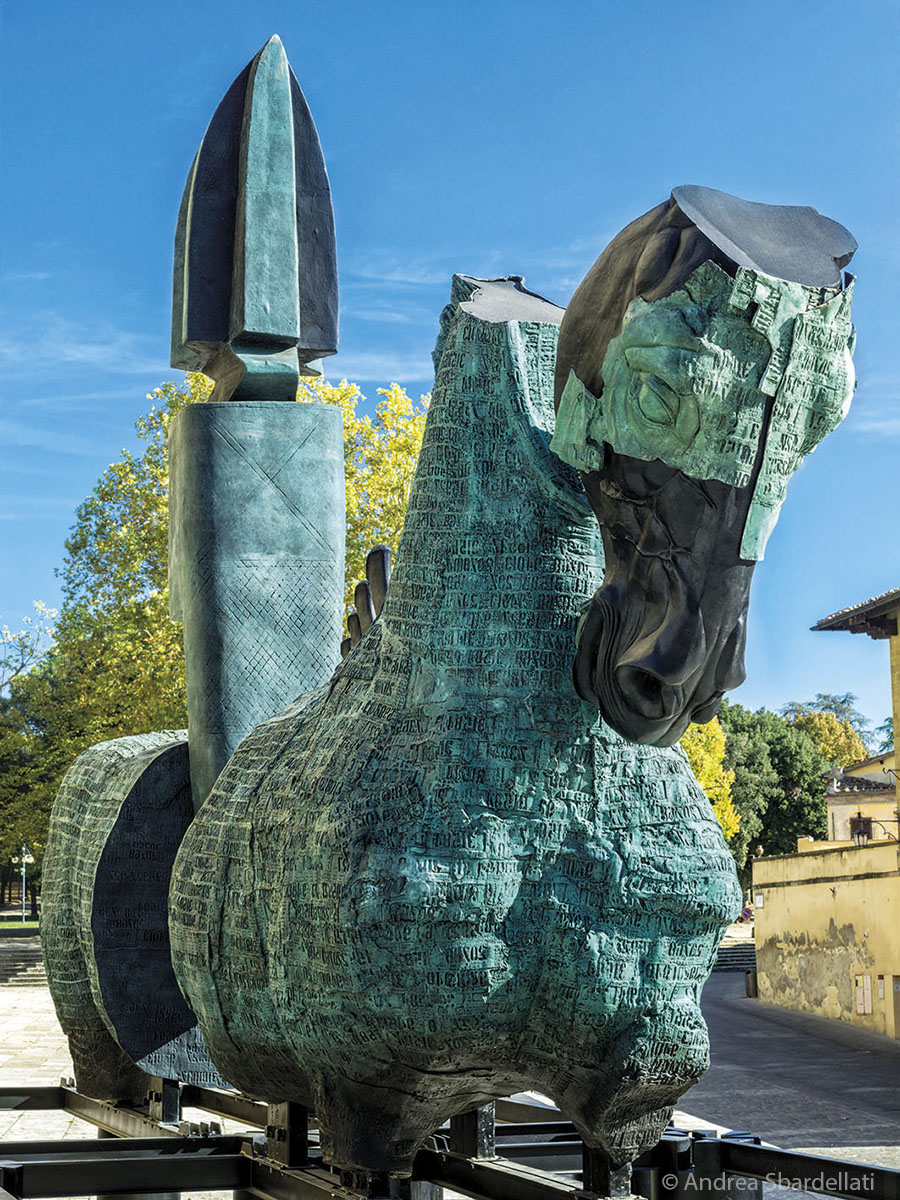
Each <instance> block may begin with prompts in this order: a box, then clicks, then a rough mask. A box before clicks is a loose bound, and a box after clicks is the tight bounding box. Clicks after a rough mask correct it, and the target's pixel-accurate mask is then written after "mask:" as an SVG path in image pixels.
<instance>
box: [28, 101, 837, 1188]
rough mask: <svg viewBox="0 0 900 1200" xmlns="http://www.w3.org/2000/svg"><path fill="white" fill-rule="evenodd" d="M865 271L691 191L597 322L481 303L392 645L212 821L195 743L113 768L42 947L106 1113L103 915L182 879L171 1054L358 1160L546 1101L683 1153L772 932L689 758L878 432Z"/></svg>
mask: <svg viewBox="0 0 900 1200" xmlns="http://www.w3.org/2000/svg"><path fill="white" fill-rule="evenodd" d="M295 111H296V109H295ZM198 169H199V168H198ZM854 246H855V243H853V240H852V238H850V236H849V234H847V232H846V230H843V229H842V227H840V226H838V225H836V224H835V223H834V222H830V221H828V220H826V219H825V218H822V217H820V216H819V215H818V214H817V213H815V212H814V210H811V209H780V208H773V207H772V206H767V205H753V204H748V202H744V201H738V200H735V198H733V197H728V196H724V195H723V194H722V193H718V192H713V191H711V190H710V189H703V188H695V187H686V188H679V189H676V191H675V192H674V193H673V195H672V198H671V199H670V200H668V201H666V202H665V203H663V204H662V205H660V206H658V207H657V208H655V209H653V210H652V211H651V212H650V213H648V214H646V215H645V216H644V217H641V218H639V219H638V220H637V221H636V222H634V223H633V224H632V225H630V226H629V227H628V228H627V229H626V230H624V231H623V232H622V233H621V234H620V235H619V236H618V237H617V238H616V239H614V241H613V242H612V243H611V245H610V246H609V247H608V248H607V250H606V251H605V252H604V254H603V255H601V257H600V259H599V260H598V262H597V263H596V264H595V266H594V267H593V268H592V270H591V272H590V273H589V274H588V276H587V277H586V279H585V281H584V283H583V284H582V286H581V287H580V288H579V290H578V291H577V292H576V295H575V297H574V298H573V300H572V303H571V304H570V306H569V309H568V310H567V311H566V313H565V315H564V313H563V310H562V309H559V308H558V307H556V306H555V305H553V304H551V303H549V302H548V301H546V300H543V299H542V298H541V297H539V296H537V295H535V294H534V293H532V292H529V291H528V290H527V289H526V288H525V287H524V284H523V282H522V280H521V279H520V278H519V277H509V278H507V279H501V280H478V279H474V278H471V277H468V276H459V275H458V276H455V277H454V281H453V287H452V293H451V301H450V304H449V305H448V307H447V308H446V309H445V310H444V312H443V314H442V316H441V326H440V332H439V336H438V342H437V347H436V351H435V366H436V380H435V390H434V398H433V401H432V405H431V409H430V412H429V417H428V423H427V428H426V434H425V440H424V444H423V448H422V454H421V457H420V461H419V466H418V469H417V473H416V477H415V481H414V485H413V489H412V494H411V498H410V504H409V510H408V515H407V519H406V525H405V528H404V533H403V538H402V541H401V545H400V548H399V553H398V565H397V568H396V570H395V572H394V576H393V578H392V580H391V586H390V590H389V592H388V594H387V596H386V598H385V600H384V604H383V607H382V609H381V612H380V614H379V616H378V619H377V620H375V621H371V620H370V617H371V614H370V615H369V616H367V617H366V620H365V625H366V626H367V629H366V632H365V635H364V636H362V637H360V638H359V639H358V640H357V644H356V645H355V647H354V648H353V650H352V652H351V653H349V654H348V655H347V656H346V658H345V659H344V660H343V661H342V662H341V663H340V664H339V666H338V667H337V669H336V670H335V671H334V674H333V675H332V676H331V678H330V679H328V680H326V681H324V682H323V684H322V686H321V687H320V688H318V689H317V690H315V691H312V692H309V693H307V694H304V695H303V696H301V697H300V698H299V699H298V700H297V701H296V702H295V703H293V704H291V705H289V706H288V707H287V708H285V709H284V710H283V711H282V712H279V713H277V714H273V715H272V716H271V718H270V719H269V720H267V721H264V722H262V723H261V724H259V725H258V726H257V727H256V728H255V729H254V730H253V731H252V732H251V733H250V734H249V735H248V736H247V737H245V738H244V740H243V741H242V742H241V743H240V745H239V746H238V748H237V750H236V751H235V752H234V753H233V755H232V756H231V758H230V759H229V760H228V762H227V763H226V765H225V768H224V770H222V772H221V774H220V775H219V777H218V780H217V782H216V783H215V786H214V787H213V788H212V791H211V793H210V794H209V796H208V797H207V798H206V800H205V802H204V803H203V804H202V806H201V807H200V808H199V811H198V812H197V813H196V815H195V816H193V819H191V813H190V800H189V783H188V780H187V761H188V744H187V738H186V736H185V734H184V733H183V731H182V732H175V733H172V734H165V733H164V734H149V735H142V737H143V738H144V739H150V740H149V741H146V740H145V741H142V739H141V738H135V739H124V740H123V741H122V742H121V743H108V744H106V746H104V747H95V748H94V750H93V751H88V752H87V754H86V755H84V756H82V759H80V760H79V762H77V763H76V764H75V766H74V767H73V768H72V771H71V772H70V775H69V776H67V779H66V781H65V782H64V784H63V788H62V789H61V792H60V797H59V800H58V802H57V805H56V808H55V811H54V817H53V826H52V829H51V841H50V846H49V848H48V853H47V866H46V868H45V871H46V878H47V891H46V900H45V911H46V912H47V914H48V922H47V929H46V932H45V938H44V941H45V953H46V958H47V964H48V971H49V975H50V980H51V987H52V989H53V993H54V998H55V1000H56V1003H57V1007H58V1010H59V1012H60V1019H61V1022H62V1023H63V1027H64V1028H65V1029H66V1031H67V1032H68V1033H69V1034H70V1037H71V1039H72V1047H73V1057H74V1058H75V1060H76V1072H77V1073H78V1078H79V1083H80V1085H81V1086H83V1087H84V1088H85V1090H88V1091H93V1093H94V1094H101V1095H105V1096H107V1097H111V1098H116V1099H135V1098H136V1097H137V1096H138V1095H139V1094H140V1088H141V1082H142V1079H143V1080H144V1081H145V1080H146V1077H145V1076H143V1075H142V1071H144V1070H147V1071H150V1070H152V1071H153V1073H154V1074H157V1073H159V1072H160V1068H159V1066H158V1065H153V1064H154V1063H158V1059H154V1058H153V1056H152V1054H150V1055H149V1056H147V1055H145V1053H144V1051H145V1048H146V1047H145V1042H146V1040H147V1039H146V1030H141V1029H135V1028H134V1019H133V1013H132V1015H131V1017H130V1018H129V1016H128V1013H127V1012H123V1011H120V1010H122V1009H123V1008H124V1009H128V1005H124V1006H123V1005H122V1003H121V999H117V997H116V995H114V994H113V992H114V991H115V989H112V990H111V989H110V988H109V987H107V986H106V985H105V984H104V979H105V978H106V979H108V978H111V976H104V973H103V971H102V970H100V969H99V968H98V961H99V959H100V957H101V953H102V954H106V955H107V958H109V959H116V960H118V961H122V955H123V953H126V952H127V950H128V946H127V938H128V930H129V929H130V928H132V927H133V926H134V923H136V925H140V922H141V919H142V918H141V906H140V905H139V904H137V905H134V906H133V910H132V911H130V912H128V914H127V915H126V916H125V917H124V918H122V920H121V921H120V923H119V924H118V925H117V930H118V933H117V934H116V937H110V936H109V935H108V923H107V926H103V922H102V921H100V920H99V919H96V918H97V910H96V905H95V901H94V897H93V896H92V892H91V888H92V886H93V887H94V888H95V890H96V886H97V881H98V880H99V879H100V877H101V874H103V872H105V874H103V878H104V880H106V881H107V883H108V888H109V891H108V894H107V896H106V900H105V903H106V904H107V905H108V908H109V909H110V910H116V911H121V909H122V908H123V906H125V907H126V908H127V905H128V904H129V889H131V888H132V887H134V886H136V881H137V879H138V876H139V873H140V871H141V855H142V854H143V855H147V856H151V857H152V856H153V854H154V853H156V852H157V851H158V855H159V861H158V862H156V860H155V859H154V862H155V863H156V866H157V867H158V868H159V870H160V871H162V872H164V873H165V874H166V875H168V872H169V871H171V891H170V903H169V928H168V938H167V937H166V931H165V929H164V928H163V927H160V929H155V928H154V930H153V931H152V932H153V944H154V945H155V947H156V950H157V951H158V958H159V960H160V962H163V966H164V968H165V970H167V971H168V973H169V974H168V975H167V976H166V980H167V982H166V984H165V986H166V988H168V991H167V992H166V993H165V995H166V997H167V1000H166V1003H165V1004H164V1005H162V1008H163V1009H164V1010H165V1011H164V1012H163V1014H162V1015H161V1016H160V1017H159V1021H160V1029H163V1028H167V1029H169V1030H170V1035H169V1036H171V1037H172V1038H173V1040H175V1038H176V1035H177V1036H178V1037H180V1036H182V1035H187V1034H189V1033H190V1030H191V1029H192V1027H193V1024H194V1022H195V1021H196V1022H197V1023H199V1029H200V1030H202V1034H203V1038H204V1039H205V1047H206V1050H208V1052H209V1054H210V1056H211V1058H212V1061H213V1062H214V1064H215V1066H216V1068H218V1071H219V1072H220V1073H221V1076H222V1077H223V1078H224V1079H225V1080H227V1081H228V1082H229V1083H230V1084H232V1085H234V1086H237V1087H240V1088H242V1089H243V1090H245V1091H246V1092H248V1093H250V1094H253V1095H257V1096H260V1097H262V1098H265V1099H267V1100H269V1101H273V1102H276V1101H282V1100H293V1101H297V1102H299V1103H301V1104H303V1105H305V1106H307V1107H310V1108H312V1109H313V1110H314V1111H315V1112H316V1114H317V1116H318V1119H319V1123H320V1128H321V1135H322V1148H323V1153H324V1155H325V1158H326V1160H327V1161H329V1162H331V1163H333V1164H335V1165H338V1166H342V1167H348V1168H358V1169H364V1170H371V1171H388V1172H392V1173H396V1174H400V1175H404V1174H408V1173H409V1171H410V1169H411V1163H412V1159H413V1156H414V1154H415V1152H416V1149H417V1147H418V1146H419V1145H420V1144H421V1142H422V1140H423V1139H424V1138H425V1137H427V1136H428V1135H429V1134H430V1133H432V1132H433V1131H434V1130H435V1129H436V1128H437V1127H438V1126H439V1125H440V1124H441V1123H442V1122H443V1121H444V1120H445V1119H447V1118H448V1117H450V1116H452V1115H453V1114H455V1113H459V1112H462V1111H465V1110H466V1109H469V1108H471V1107H473V1106H475V1105H479V1104H482V1103H485V1102H487V1101H489V1100H491V1099H493V1098H495V1097H498V1096H503V1095H507V1094H509V1093H510V1092H514V1091H517V1090H520V1089H523V1088H538V1089H540V1090H541V1091H542V1092H544V1093H546V1094H547V1095H548V1096H550V1097H551V1098H552V1099H553V1100H554V1101H555V1102H556V1103H557V1104H558V1105H559V1107H560V1109H561V1110H562V1111H563V1112H564V1113H565V1114H566V1115H567V1116H569V1117H570V1118H571V1119H572V1120H573V1121H574V1122H575V1124H576V1125H577V1127H578V1129H579V1131H580V1132H581V1133H582V1135H583V1137H584V1138H585V1140H586V1142H587V1143H588V1144H589V1145H591V1146H600V1147H603V1148H604V1149H605V1150H606V1151H607V1153H608V1154H609V1156H610V1158H611V1159H612V1161H613V1162H614V1163H624V1162H627V1161H629V1160H631V1159H633V1158H634V1157H635V1156H636V1155H637V1154H639V1153H640V1152H641V1151H643V1150H644V1149H646V1148H648V1147H649V1146H651V1145H653V1144H654V1142H655V1141H656V1140H657V1139H658V1137H659V1134H660V1132H661V1131H662V1129H663V1128H664V1126H665V1124H666V1121H667V1119H668V1117H669V1115H670V1113H671V1109H672V1106H673V1104H674V1103H675V1101H676V1100H677V1099H678V1097H679V1096H680V1095H681V1094H682V1093H683V1092H684V1091H685V1090H686V1089H687V1088H688V1087H689V1086H690V1085H691V1083H692V1082H694V1081H695V1080H696V1079H697V1077H698V1076H699V1075H700V1073H701V1072H702V1071H703V1070H704V1068H705V1066H706V1064H707V1059H708V1042H707V1035H706V1030H705V1026H704V1023H703V1019H702V1016H701V1014H700V1008H699V997H700V990H701V988H702V986H703V983H704V981H705V979H706V978H707V975H708V973H709V970H710V968H711V965H712V963H713V960H714V958H715V953H716V948H717V945H718V942H719V939H720V936H721V933H722V930H723V928H724V926H725V925H726V924H727V922H728V921H729V920H730V919H731V918H732V917H733V916H734V915H735V913H736V912H737V908H738V905H739V901H740V895H739V891H738V888H737V881H736V878H735V873H734V868H733V864H732V860H731V856H730V854H729V852H728V849H727V847H726V845H725V842H724V839H723V837H722V834H721V831H720V829H719V826H718V824H717V822H716V819H715V817H714V815H713V812H712V809H711V806H710V804H709V802H708V800H707V799H706V797H705V796H704V794H703V792H702V790H701V789H700V787H699V785H698V784H697V783H696V780H695V779H694V778H693V775H692V773H691V771H690V768H689V766H688V764H687V761H686V758H685V756H684V754H683V753H682V752H681V750H680V749H679V748H678V747H676V746H673V743H674V742H675V741H677V739H678V737H679V736H680V735H681V733H682V732H683V731H684V729H685V728H686V727H687V725H688V723H689V722H690V721H691V720H708V719H709V718H711V717H712V716H713V715H714V713H715V711H716V709H717V707H718V704H719V702H720V700H721V697H722V695H723V693H724V692H725V691H726V690H727V689H728V688H731V687H734V686H736V685H737V684H738V683H740V682H741V680H742V678H743V647H744V629H745V614H746V607H747V602H748V595H749V585H750V579H751V576H752V573H753V566H754V562H755V561H756V560H758V559H759V558H760V557H761V556H762V550H763V547H764V545H765V541H766V538H767V536H768V534H769V532H770V531H771V528H772V527H773V525H774V523H775V519H776V518H777V513H778V509H779V507H780V504H781V502H782V500H783V498H784V488H785V485H786V481H787V479H788V477H789V476H790V474H791V473H792V471H793V470H794V469H795V468H796V466H797V465H798V463H799V461H800V459H801V458H802V456H803V455H804V454H806V453H808V452H809V451H810V450H811V449H812V448H813V446H814V445H815V444H816V443H817V442H818V441H819V440H821V437H822V436H824V434H825V433H826V432H827V431H828V430H829V429H830V428H833V427H834V425H836V424H837V422H838V421H839V420H840V419H841V417H842V416H843V415H844V413H845V412H846V409H847V405H848V403H849V400H850V396H851V394H852V390H853V377H852V366H851V364H850V357H849V356H850V350H851V349H852V341H853V334H852V326H851V325H850V320H849V298H850V286H849V280H844V278H843V277H842V268H843V267H844V266H845V265H846V263H847V261H849V257H850V255H851V254H852V251H853V248H854ZM557 342H558V347H557ZM551 437H552V443H551ZM595 518H596V519H595ZM601 539H602V540H601ZM604 559H605V564H606V566H605V573H604V568H603V563H604ZM360 632H362V629H360ZM573 663H574V666H573ZM151 743H152V744H151ZM113 761H114V762H115V772H116V773H117V774H116V779H117V782H116V787H115V788H114V789H113V790H112V791H111V792H110V793H109V795H108V796H107V795H106V794H105V793H102V788H101V787H100V784H101V782H102V779H103V776H104V772H108V771H109V770H110V763H112V762H113ZM148 772H149V774H148ZM154 772H155V774H154ZM151 775H153V781H151V779H150V776H151ZM163 777H164V782H163ZM166 789H168V790H167V791H166ZM164 791H165V794H166V795H167V796H168V797H169V799H168V800H167V801H166V804H167V805H168V807H167V808H166V812H169V810H171V812H172V813H175V810H176V809H177V813H178V814H180V815H177V814H176V815H174V816H173V817H172V819H171V821H170V822H169V824H168V825H166V831H167V832H165V833H163V832H160V836H159V839H158V845H157V847H156V850H154V848H153V847H152V846H148V845H145V844H144V843H141V844H140V846H139V847H137V849H138V853H137V854H136V855H132V854H131V850H134V849H135V848H136V844H135V841H134V839H135V837H136V836H137V835H136V834H135V833H134V829H133V828H132V827H130V826H129V825H128V821H127V820H125V819H124V818H123V814H125V815H126V817H127V814H128V812H130V811H131V810H132V809H133V810H134V811H135V812H136V811H138V810H141V806H142V805H143V806H144V808H146V807H147V805H148V804H149V806H150V807H151V808H152V806H153V804H154V803H156V801H155V800H154V797H156V796H158V795H162V794H163V792H164ZM148 798H149V799H148ZM170 801H171V803H170ZM129 806H131V807H130V808H129ZM157 807H158V808H159V810H160V813H161V812H162V809H163V808H164V807H166V806H165V805H161V804H158V805H157ZM141 811H143V810H141ZM185 826H187V828H186V832H185ZM134 828H136V826H135V827H134ZM160 830H161V831H162V822H161V823H160ZM182 834H183V838H182ZM179 841H180V846H179V845H178V842H179ZM163 843H164V844H163ZM176 847H177V857H174V856H175V850H176ZM73 854H74V855H75V856H76V858H77V860H78V872H76V873H74V874H73V873H72V872H71V871H69V870H68V867H69V864H70V862H71V861H72V856H73ZM173 857H174V865H173V864H172V858H173ZM104 886H107V885H106V884H105V885H104ZM92 905H94V907H92ZM117 905H118V906H119V908H118V910H117V909H116V906H117ZM123 931H124V932H123ZM104 937H106V938H107V941H106V942H104V940H103V939H104ZM117 938H118V940H116V939H117ZM170 954H171V966H170V965H169V955H170ZM129 962H130V963H131V962H132V960H131V959H129ZM173 968H174V974H172V969H173ZM160 970H163V967H160ZM130 974H131V976H132V978H131V979H130V985H131V986H132V987H133V988H134V989H137V990H139V989H140V987H141V986H142V984H141V976H140V964H139V962H137V961H134V962H133V971H130ZM176 978H177V984H178V988H180V993H179V991H178V988H176V986H175V980H176ZM117 1005H118V1009H116V1006H117ZM113 1010H116V1011H115V1012H114V1011H113ZM111 1014H112V1015H111ZM166 1022H168V1025H167V1024H166ZM126 1033H127V1036H126ZM197 1037H198V1038H199V1034H197ZM198 1047H199V1049H198ZM202 1050H203V1048H202V1046H201V1045H200V1043H199V1041H196V1042H195V1043H194V1045H193V1051H194V1052H195V1053H197V1054H199V1053H201V1051H202ZM189 1057H190V1056H189Z"/></svg>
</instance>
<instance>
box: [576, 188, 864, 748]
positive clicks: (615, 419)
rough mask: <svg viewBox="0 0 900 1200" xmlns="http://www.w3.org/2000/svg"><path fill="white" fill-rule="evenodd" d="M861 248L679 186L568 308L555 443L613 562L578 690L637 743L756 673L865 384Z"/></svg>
mask: <svg viewBox="0 0 900 1200" xmlns="http://www.w3.org/2000/svg"><path fill="white" fill-rule="evenodd" d="M855 248H856V243H855V242H854V240H853V238H852V237H851V236H850V234H849V233H848V232H847V231H846V230H845V229H844V228H843V227H842V226H840V225H838V224H837V223H836V222H834V221H830V220H828V219H827V218H825V217H821V216H820V215H819V214H818V213H817V212H816V211H815V210H814V209H809V208H784V207H776V206H773V205H763V204H755V203H750V202H747V201H742V200H737V199H736V198H735V197H731V196H726V195H725V194H724V193H721V192H715V191H712V190H711V189H708V188H699V187H683V188H676V189H675V191H674V192H673V193H672V197H671V199H670V200H668V201H667V202H665V203H663V204H661V205H659V206H658V207H657V208H655V209H653V210H652V211H651V212H649V213H647V214H645V215H644V216H643V217H640V218H638V220H637V221H635V222H633V223H632V224H631V225H629V226H628V227H627V228H626V229H624V230H623V231H622V232H621V233H620V234H618V235H617V237H616V238H615V239H614V240H613V241H612V242H611V243H610V245H609V246H608V247H607V249H606V250H605V251H604V252H603V254H602V255H601V256H600V258H599V259H598V260H597V262H596V263H595V264H594V266H593V267H592V269H591V270H590V272H589V273H588V275H587V276H586V278H585V280H584V281H583V283H582V284H581V286H580V287H579V288H578V290H577V291H576V293H575V295H574V297H573V299H572V301H571V303H570V305H569V307H568V309H567V311H566V316H565V318H564V319H563V322H562V326H561V329H560V338H559V352H558V357H557V366H556V381H555V401H556V408H557V423H556V430H555V433H554V437H553V442H552V447H553V449H554V450H555V451H556V453H557V454H558V455H559V456H560V457H561V458H563V459H564V460H565V461H567V462H568V463H570V464H571V465H572V466H574V467H577V468H578V470H579V472H580V474H581V478H582V482H583V484H584V487H585V491H586V492H587V496H588V499H589V500H590V503H591V506H592V508H593V510H594V512H595V514H596V516H597V518H598V520H599V522H600V525H601V528H602V535H603V543H604V550H605V555H606V573H605V576H604V582H603V586H602V587H601V588H600V589H599V590H598V591H597V592H596V594H595V595H594V597H593V599H592V601H591V602H590V605H589V606H588V608H587V610H586V612H585V613H584V614H583V616H582V618H581V622H580V625H579V630H578V644H577V650H576V655H575V662H574V672H573V673H574V681H575V687H576V689H577V691H578V693H579V695H580V696H581V697H582V698H583V699H584V700H587V701H590V702H592V703H593V704H595V705H596V706H597V707H598V708H599V710H600V712H601V714H602V716H603V717H604V719H605V720H606V721H607V723H608V724H610V725H611V726H612V727H613V728H614V729H616V730H618V731H619V732H620V733H621V734H623V735H624V736H625V737H627V738H630V739H631V740H632V741H636V742H643V743H648V744H653V745H660V746H667V745H671V744H672V743H674V742H675V741H677V740H678V738H679V737H681V735H682V734H683V733H684V731H685V729H686V728H687V726H688V724H689V723H690V722H692V721H698V722H703V721H708V720H711V719H712V717H713V716H715V714H716V712H717V710H718V707H719V704H720V703H721V700H722V697H723V695H724V693H725V692H726V691H728V690H730V689H732V688H735V687H737V686H738V685H739V684H740V683H742V682H743V680H744V662H743V659H744V644H745V635H746V618H747V606H748V601H749V592H750V581H751V579H752V576H753V570H754V566H755V563H756V561H757V560H759V559H761V558H762V556H763V550H764V547H765V543H766V540H767V538H768V536H769V533H770V532H771V530H772V528H773V527H774V525H775V522H776V520H777V517H778V512H779V510H780V507H781V504H782V502H783V500H784V494H785V488H786V485H787V482H788V479H789V478H790V476H791V474H792V473H793V472H794V470H796V468H797V466H798V465H799V463H800V460H801V459H802V457H803V456H804V455H806V454H808V453H809V452H810V451H811V450H812V449H814V447H815V446H816V445H817V444H818V442H819V441H821V439H822V438H823V437H824V436H825V434H826V433H828V432H829V431H830V430H831V429H833V428H835V427H836V426H837V424H838V423H839V422H840V421H841V420H842V419H843V417H844V416H845V415H846V412H847V409H848V407H849V403H850V398H851V396H852V393H853V388H854V374H853V365H852V360H851V352H852V348H853V339H854V335H853V326H852V325H851V323H850V296H851V292H852V277H850V276H843V274H842V268H843V267H844V266H845V265H846V264H847V263H848V262H849V260H850V257H851V256H852V253H853V251H854V250H855Z"/></svg>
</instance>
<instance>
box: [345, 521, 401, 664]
mask: <svg viewBox="0 0 900 1200" xmlns="http://www.w3.org/2000/svg"><path fill="white" fill-rule="evenodd" d="M391 557H392V552H391V548H390V546H384V545H378V546H373V547H372V549H371V550H370V551H369V553H368V554H367V555H366V578H365V579H361V580H360V581H359V583H357V585H356V587H355V588H354V589H353V603H354V604H355V605H356V612H352V613H350V615H349V616H348V617H347V629H348V631H349V633H350V636H349V637H345V638H344V640H343V641H342V642H341V658H346V657H347V655H348V654H349V653H350V651H351V650H352V649H353V647H354V646H358V645H359V643H360V641H361V640H362V639H363V638H364V637H365V635H366V634H367V633H368V632H369V630H370V629H371V628H372V626H373V625H374V624H375V622H376V621H377V620H378V618H379V617H380V616H381V610H382V609H383V608H384V601H385V597H386V596H387V593H388V588H389V587H390V586H391Z"/></svg>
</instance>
